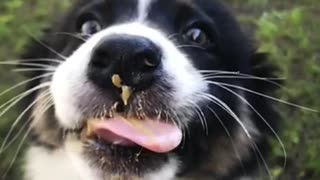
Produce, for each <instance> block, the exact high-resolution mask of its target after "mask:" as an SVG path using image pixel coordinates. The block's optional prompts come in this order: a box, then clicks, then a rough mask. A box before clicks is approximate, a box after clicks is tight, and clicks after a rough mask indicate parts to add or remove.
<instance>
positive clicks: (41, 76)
mask: <svg viewBox="0 0 320 180" xmlns="http://www.w3.org/2000/svg"><path fill="white" fill-rule="evenodd" d="M52 74H53V73H46V74H42V75H40V76H36V77H33V78H31V79H27V80H25V81H22V82H20V83H18V84H16V85H14V86H12V87H10V88H8V89H6V90H4V91H2V92H1V93H0V96H3V95H5V94H7V93H9V92H11V91H12V90H15V89H16V88H18V87H20V86H23V85H25V84H28V83H30V82H32V81H35V80H38V79H41V78H44V77H47V76H50V75H52Z"/></svg>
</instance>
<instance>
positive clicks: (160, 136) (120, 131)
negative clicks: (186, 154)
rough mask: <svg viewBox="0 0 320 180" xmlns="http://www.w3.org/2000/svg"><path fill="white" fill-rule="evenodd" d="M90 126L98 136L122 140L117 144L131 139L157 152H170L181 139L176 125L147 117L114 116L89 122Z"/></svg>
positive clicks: (125, 142) (111, 139)
mask: <svg viewBox="0 0 320 180" xmlns="http://www.w3.org/2000/svg"><path fill="white" fill-rule="evenodd" d="M91 127H92V129H93V131H94V132H95V133H96V134H97V135H98V136H100V137H101V138H103V139H105V140H108V141H113V142H115V141H116V140H119V141H121V140H122V141H124V142H122V143H119V144H126V145H129V144H130V141H132V142H133V143H135V144H138V145H140V146H142V147H144V148H146V149H148V150H150V151H154V152H157V153H167V152H170V151H172V150H174V149H175V148H176V147H178V146H179V144H180V143H181V141H182V131H181V130H180V129H179V128H178V127H176V126H175V125H172V124H169V123H163V122H160V121H155V120H149V119H148V120H126V119H124V118H122V117H116V118H113V119H108V120H105V121H97V122H94V123H91ZM110 132H111V133H110ZM112 133H113V134H112ZM117 136H119V137H117Z"/></svg>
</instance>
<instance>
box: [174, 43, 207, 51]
mask: <svg viewBox="0 0 320 180" xmlns="http://www.w3.org/2000/svg"><path fill="white" fill-rule="evenodd" d="M177 48H197V49H201V50H206V48H203V47H201V46H196V45H191V44H190V45H189V44H185V45H178V46H177Z"/></svg>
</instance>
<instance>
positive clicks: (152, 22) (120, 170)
mask: <svg viewBox="0 0 320 180" xmlns="http://www.w3.org/2000/svg"><path fill="white" fill-rule="evenodd" d="M66 35H67V36H66ZM47 38H48V39H47V41H46V43H48V45H49V46H50V48H48V47H47V48H43V47H41V48H39V47H38V48H34V49H33V51H31V52H30V54H31V55H29V58H30V57H32V58H35V57H39V58H51V60H49V59H47V60H48V61H51V62H52V63H50V64H49V66H50V67H51V68H49V69H48V70H47V71H53V73H52V74H51V73H49V74H47V72H41V73H43V75H42V76H41V77H43V78H42V81H41V82H42V84H41V85H40V87H38V88H39V89H41V90H40V91H39V92H38V93H37V96H36V98H35V99H36V103H35V104H36V106H35V108H34V110H33V117H34V118H33V123H32V127H33V134H34V137H35V139H36V140H37V142H38V143H40V145H45V146H46V147H48V148H50V149H51V150H54V149H59V148H63V149H64V150H65V151H67V152H68V153H69V154H70V157H71V159H72V161H75V162H76V163H75V164H77V166H78V167H77V168H80V169H81V170H83V172H84V171H87V172H89V173H90V174H94V175H95V176H97V179H103V178H105V177H114V176H122V177H131V178H133V177H145V178H146V179H152V178H153V177H157V176H161V177H162V178H164V179H170V178H172V177H174V176H178V175H180V176H185V175H186V176H187V175H188V176H192V175H195V174H197V176H199V174H202V175H203V176H208V177H211V176H216V177H220V176H221V177H222V176H225V175H226V174H230V172H231V171H232V172H236V171H237V170H238V169H241V167H243V166H244V165H246V164H250V163H249V162H251V160H252V155H251V151H252V150H253V149H255V148H257V147H258V146H257V144H258V145H259V142H260V141H259V140H261V139H263V137H261V133H263V132H262V131H263V125H259V123H257V122H256V120H255V116H258V115H253V114H252V113H251V112H253V111H252V108H251V107H253V106H255V107H256V108H264V111H263V112H261V113H262V115H266V114H268V115H271V113H270V109H269V106H267V104H266V103H265V101H263V100H261V99H254V98H253V97H251V96H249V95H247V94H246V93H245V92H246V89H249V88H251V90H253V91H257V90H258V89H257V86H258V85H259V83H257V84H255V81H259V79H258V78H254V77H253V76H251V75H252V74H253V64H252V62H251V60H252V59H253V58H254V56H255V55H254V48H253V47H252V46H251V43H250V42H249V40H248V39H247V38H246V37H245V35H244V34H243V33H242V32H241V30H240V27H239V25H238V24H237V22H236V21H235V19H234V17H233V16H232V15H231V14H230V12H229V11H228V10H227V9H226V8H225V7H224V6H223V5H222V4H220V3H219V2H217V1H215V0H121V1H119V0H92V1H81V2H80V3H78V4H77V5H75V7H74V8H73V10H71V12H70V13H69V14H68V15H67V16H66V17H65V18H64V19H62V21H61V22H59V23H58V24H56V26H55V27H54V30H53V32H52V34H51V35H50V37H49V35H48V37H47ZM42 45H43V44H42ZM52 59H59V60H61V62H60V61H59V62H56V60H52ZM250 74H251V75H250ZM37 75H39V73H38V74H37ZM260 80H261V79H260ZM260 83H261V82H260ZM32 87H35V84H33V85H32ZM261 92H262V91H261ZM48 96H49V99H47V97H48ZM50 98H52V101H53V105H52V107H50V108H48V107H49V105H50ZM256 110H257V109H255V111H256ZM258 110H259V109H258ZM255 111H254V112H255ZM260 115H261V114H260ZM257 121H258V120H257ZM261 121H262V120H261ZM262 122H263V121H262ZM261 124H262V123H261ZM253 160H254V158H253ZM80 166H81V167H80Z"/></svg>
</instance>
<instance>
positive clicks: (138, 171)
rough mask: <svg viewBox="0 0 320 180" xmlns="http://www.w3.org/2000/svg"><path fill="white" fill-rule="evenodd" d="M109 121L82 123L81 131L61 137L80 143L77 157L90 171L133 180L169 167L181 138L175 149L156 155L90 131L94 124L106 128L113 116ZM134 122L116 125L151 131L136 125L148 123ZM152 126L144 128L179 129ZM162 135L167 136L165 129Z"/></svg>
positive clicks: (113, 136) (120, 138) (119, 138)
mask: <svg viewBox="0 0 320 180" xmlns="http://www.w3.org/2000/svg"><path fill="white" fill-rule="evenodd" d="M111 117H112V118H111ZM111 117H109V116H108V117H103V118H101V117H100V118H95V119H89V120H86V121H85V122H86V123H85V125H83V127H82V128H80V129H78V130H71V131H66V133H68V134H66V135H65V136H66V137H68V136H70V137H72V138H76V141H78V142H80V144H81V153H82V155H81V157H82V158H83V159H85V161H86V162H87V163H88V165H89V167H93V168H94V171H99V172H102V174H103V176H121V177H125V178H127V179H128V178H129V179H130V178H131V179H132V178H134V177H136V178H140V177H141V178H142V177H145V176H146V175H148V174H152V173H154V172H159V171H161V169H162V168H163V167H164V166H166V165H168V164H169V163H170V158H171V157H172V156H173V154H174V152H175V149H178V148H179V147H180V145H179V144H180V140H179V139H181V137H180V138H179V137H178V142H179V144H176V146H175V147H176V148H172V150H166V151H165V152H156V151H157V150H152V149H148V148H147V147H143V145H139V144H138V143H136V142H134V141H132V140H130V139H127V138H125V137H123V136H120V135H117V134H116V133H113V132H112V131H108V130H105V129H104V130H103V132H102V133H101V132H100V134H99V133H97V132H94V130H93V127H92V126H93V125H92V124H93V123H94V122H95V123H98V124H99V123H100V124H101V123H102V124H103V123H105V124H108V123H110V121H112V119H117V118H116V117H115V116H111ZM118 118H119V117H118ZM135 120H136V123H138V124H130V123H134V122H133V121H134V120H132V119H129V120H125V119H122V120H120V121H123V123H129V126H139V127H138V128H139V130H141V131H144V130H146V131H149V130H151V129H152V127H150V128H151V129H143V128H144V127H141V126H142V124H143V123H141V124H139V122H141V121H142V122H143V121H145V122H149V121H150V123H151V121H152V120H143V119H139V120H138V119H137V118H135ZM129 121H131V122H129ZM152 123H154V124H151V125H150V124H148V125H150V126H156V125H160V124H162V125H163V124H164V125H167V126H166V127H176V129H179V128H178V127H177V126H176V125H174V124H173V123H168V122H164V121H163V122H161V120H158V121H154V122H153V121H152ZM124 126H125V125H124ZM150 132H151V131H150ZM165 132H167V129H166V131H165ZM180 132H182V131H180ZM153 133H154V132H153ZM101 134H102V135H101ZM155 134H156V133H155ZM148 136H149V134H148ZM66 140H67V141H68V138H66ZM167 141H170V140H167ZM155 149H157V148H155Z"/></svg>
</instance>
